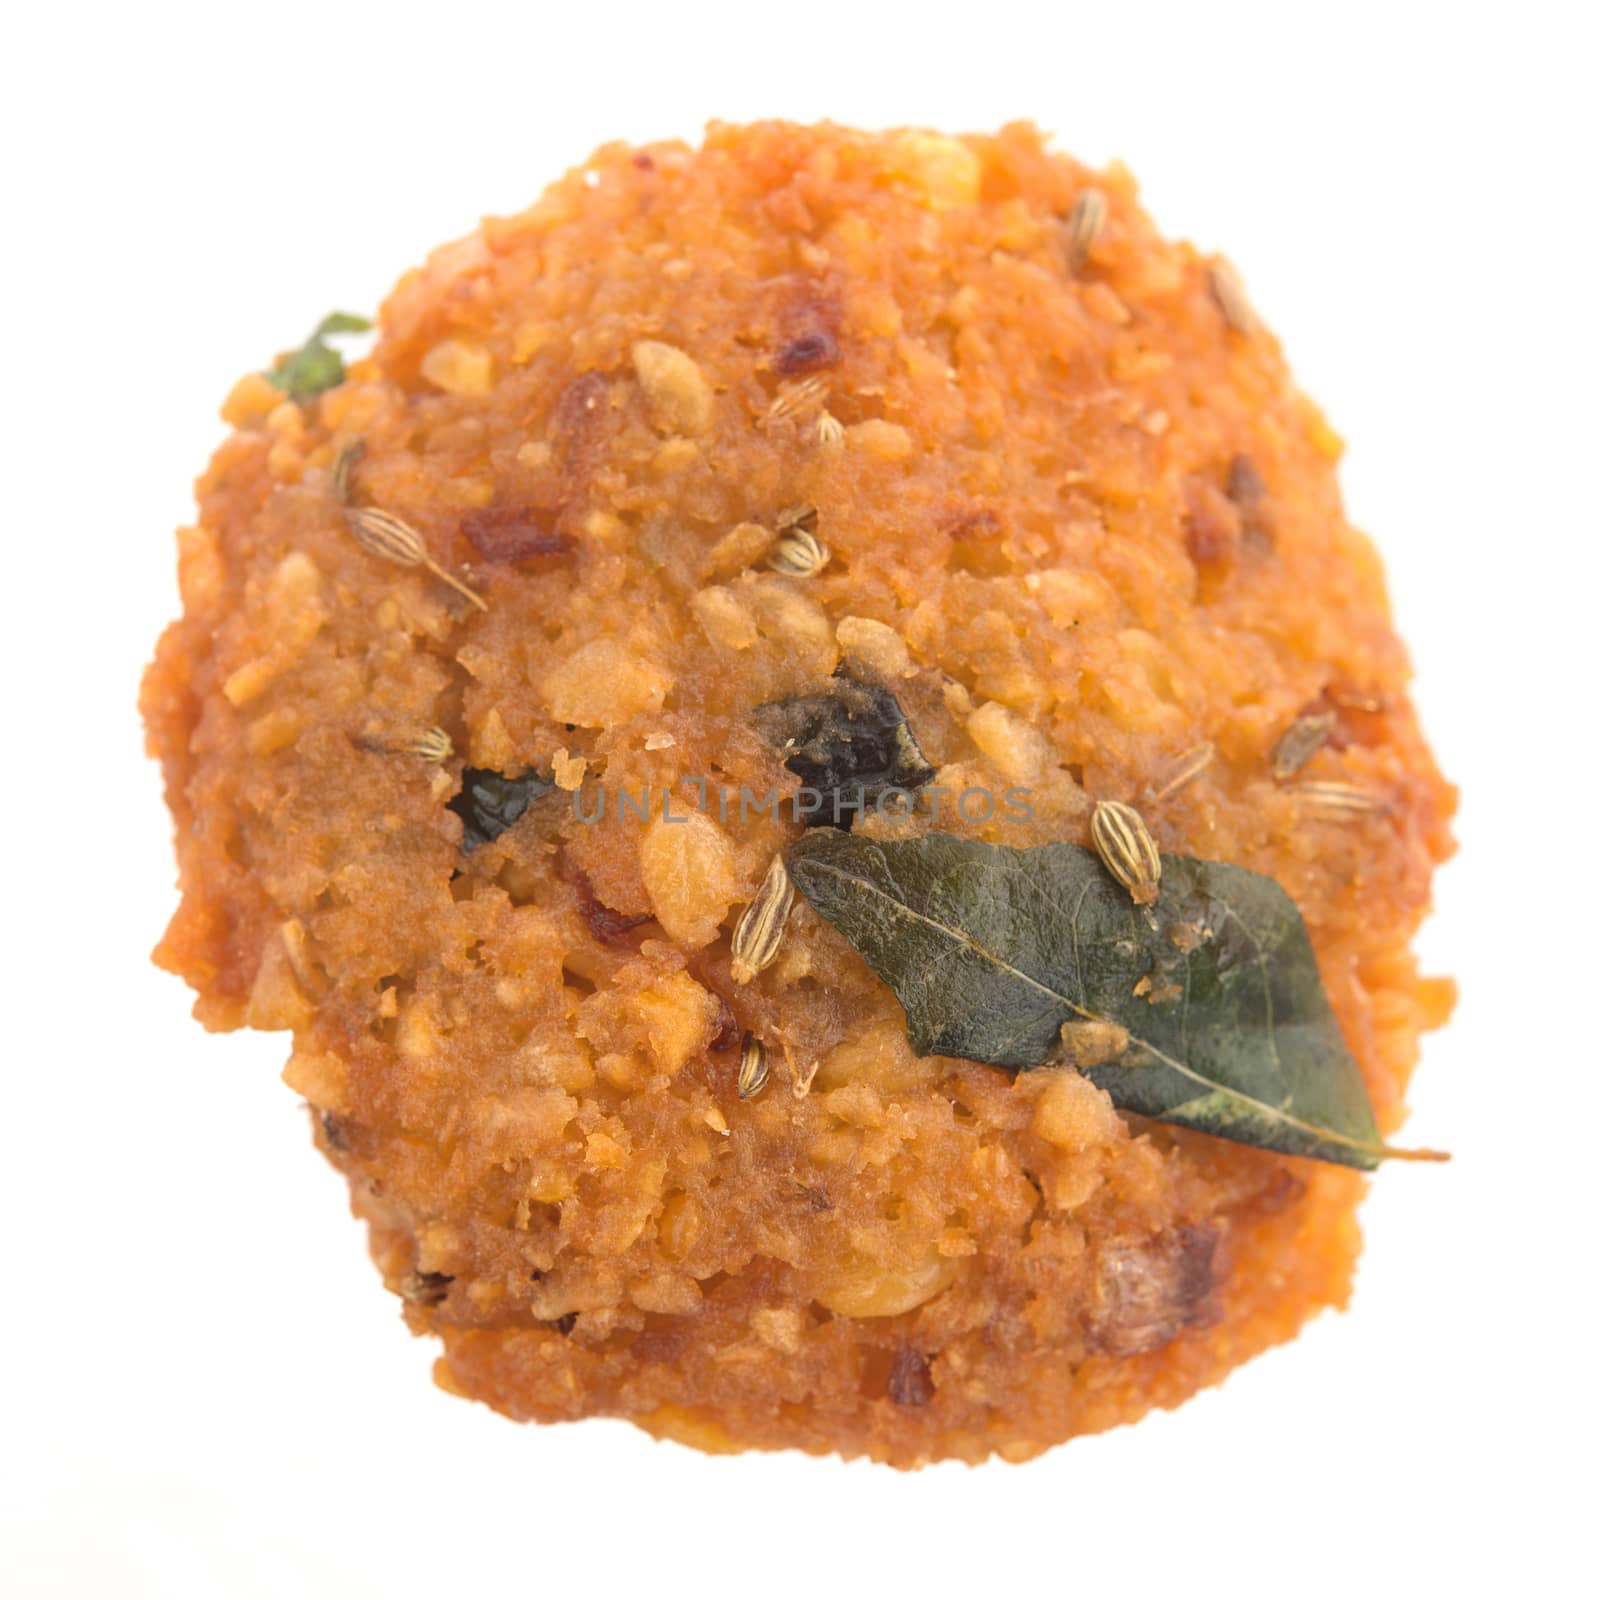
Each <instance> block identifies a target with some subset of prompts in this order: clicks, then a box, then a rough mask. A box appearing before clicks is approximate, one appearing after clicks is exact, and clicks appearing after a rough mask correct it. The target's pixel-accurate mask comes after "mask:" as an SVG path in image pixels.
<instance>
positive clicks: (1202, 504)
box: [1183, 478, 1241, 567]
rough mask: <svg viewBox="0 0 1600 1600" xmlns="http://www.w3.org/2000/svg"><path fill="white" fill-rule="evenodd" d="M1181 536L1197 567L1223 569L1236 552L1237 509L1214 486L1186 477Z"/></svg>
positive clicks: (1238, 522) (1239, 525) (1238, 531)
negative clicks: (1221, 567)
mask: <svg viewBox="0 0 1600 1600" xmlns="http://www.w3.org/2000/svg"><path fill="white" fill-rule="evenodd" d="M1183 502H1184V517H1183V535H1184V543H1185V544H1186V546H1187V547H1188V551H1189V559H1190V560H1191V561H1193V562H1194V564H1195V565H1196V566H1197V567H1216V566H1225V565H1227V564H1228V563H1230V562H1232V561H1233V560H1234V558H1235V557H1236V556H1237V554H1238V552H1239V538H1240V533H1241V523H1240V517H1239V508H1238V507H1237V506H1236V505H1235V504H1234V503H1233V501H1232V500H1231V499H1230V498H1229V497H1228V496H1227V495H1225V494H1223V493H1222V492H1221V491H1220V490H1219V489H1218V488H1217V487H1216V485H1215V484H1212V483H1208V482H1206V481H1205V480H1204V479H1203V478H1190V479H1189V480H1188V481H1187V482H1186V483H1185V484H1184V486H1183Z"/></svg>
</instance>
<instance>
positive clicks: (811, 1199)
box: [794, 1178, 833, 1216]
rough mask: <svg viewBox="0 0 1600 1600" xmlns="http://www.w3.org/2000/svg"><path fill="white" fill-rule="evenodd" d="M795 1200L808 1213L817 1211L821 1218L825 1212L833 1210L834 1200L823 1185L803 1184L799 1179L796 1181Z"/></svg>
mask: <svg viewBox="0 0 1600 1600" xmlns="http://www.w3.org/2000/svg"><path fill="white" fill-rule="evenodd" d="M794 1188H795V1198H796V1199H797V1200H798V1201H799V1202H800V1203H801V1204H802V1205H803V1206H804V1207H805V1208H806V1210H807V1211H815V1212H816V1213H817V1214H818V1215H819V1216H820V1215H821V1214H822V1213H823V1212H824V1211H832V1210H833V1200H832V1199H831V1198H830V1196H829V1194H828V1190H827V1186H826V1185H825V1184H821V1183H801V1182H800V1180H799V1179H798V1178H796V1179H795V1180H794Z"/></svg>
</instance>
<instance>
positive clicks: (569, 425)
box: [546, 372, 611, 474]
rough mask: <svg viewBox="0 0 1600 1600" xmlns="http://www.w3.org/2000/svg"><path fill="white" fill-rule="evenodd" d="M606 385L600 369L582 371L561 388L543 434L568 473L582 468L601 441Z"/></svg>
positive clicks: (606, 381) (608, 382) (605, 379)
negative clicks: (545, 433) (545, 432)
mask: <svg viewBox="0 0 1600 1600" xmlns="http://www.w3.org/2000/svg"><path fill="white" fill-rule="evenodd" d="M610 389H611V382H610V380H609V379H608V378H607V377H606V375H605V374H604V373H603V372H584V373H580V374H579V375H578V376H577V377H576V378H574V379H573V380H572V381H571V382H570V383H568V384H567V385H566V387H565V388H564V389H562V391H561V397H560V398H559V399H558V400H557V401H556V407H555V410H554V411H553V412H551V414H550V423H549V427H548V429H547V430H546V431H547V437H548V438H549V441H550V447H551V449H553V450H554V451H555V453H556V456H557V457H558V458H559V459H560V461H561V464H562V465H563V466H564V467H565V468H566V469H567V471H568V472H569V473H573V474H579V473H582V472H583V471H585V470H586V469H587V467H588V466H589V465H590V462H591V458H592V457H593V456H594V455H595V453H596V451H597V450H598V448H599V446H600V445H601V444H602V443H603V440H602V437H601V428H602V424H603V423H604V421H605V419H606V416H607V414H608V412H609V410H610V406H609V403H608V402H609V395H610Z"/></svg>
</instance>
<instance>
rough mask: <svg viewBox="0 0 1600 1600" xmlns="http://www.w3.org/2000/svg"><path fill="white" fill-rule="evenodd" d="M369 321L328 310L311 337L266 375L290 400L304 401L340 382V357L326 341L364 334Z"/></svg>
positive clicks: (342, 371)
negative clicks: (351, 334)
mask: <svg viewBox="0 0 1600 1600" xmlns="http://www.w3.org/2000/svg"><path fill="white" fill-rule="evenodd" d="M371 327H372V323H371V322H370V321H369V320H368V319H367V318H366V317H358V316H357V315H356V314H355V313H354V312H351V311H330V312H329V313H328V315H327V316H325V317H324V318H323V319H322V321H321V322H319V323H318V324H317V326H316V330H315V331H314V332H313V333H312V335H311V337H310V338H309V339H307V340H306V342H305V343H304V344H303V345H301V346H300V348H299V349H298V350H296V351H295V352H294V354H293V355H291V356H285V357H284V358H283V360H281V361H280V362H279V363H278V364H277V366H275V367H274V368H273V369H272V371H271V372H269V373H268V374H267V377H268V378H269V379H270V380H271V381H272V382H273V383H274V384H275V385H277V387H278V388H280V389H282V390H283V392H284V393H285V394H287V395H288V396H289V398H290V399H291V400H308V399H310V397H311V396H312V395H317V394H321V393H322V391H323V390H324V389H331V388H333V387H334V386H335V385H336V384H340V383H343V382H344V357H343V356H341V355H340V354H339V352H338V351H337V350H335V349H334V348H333V346H332V345H330V344H329V343H328V340H329V339H330V338H335V337H337V336H338V335H340V334H345V333H366V332H367V331H368V330H369V329H370V328H371Z"/></svg>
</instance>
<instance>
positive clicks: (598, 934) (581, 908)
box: [557, 852, 651, 944]
mask: <svg viewBox="0 0 1600 1600" xmlns="http://www.w3.org/2000/svg"><path fill="white" fill-rule="evenodd" d="M557 870H558V871H559V872H560V874H561V877H562V879H563V880H564V881H565V882H566V883H568V884H570V885H571V887H572V892H573V895H574V896H575V897H576V899H577V902H578V915H579V916H580V917H582V918H583V924H584V926H585V927H586V928H587V929H588V930H589V932H590V933H591V934H593V935H594V937H595V938H596V939H597V940H599V942H600V943H601V944H618V943H620V942H621V940H622V938H623V935H624V934H628V933H631V932H632V931H633V930H634V929H635V928H639V927H643V926H644V924H645V923H647V922H649V921H650V920H651V918H650V915H649V913H647V912H646V913H640V914H632V913H629V912H626V911H617V910H615V909H614V908H613V907H611V906H608V905H607V904H606V903H605V902H604V901H603V900H601V899H600V898H599V896H597V895H596V894H595V892H594V884H593V883H591V882H590V880H589V874H588V873H587V872H585V871H584V870H583V868H582V867H580V866H579V865H578V864H577V862H575V861H573V860H572V859H571V858H570V857H568V856H567V854H566V853H565V852H563V853H562V856H561V860H560V863H559V865H558V867H557Z"/></svg>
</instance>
